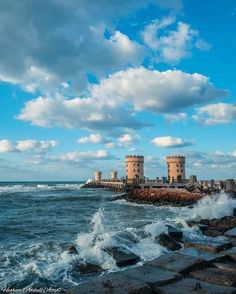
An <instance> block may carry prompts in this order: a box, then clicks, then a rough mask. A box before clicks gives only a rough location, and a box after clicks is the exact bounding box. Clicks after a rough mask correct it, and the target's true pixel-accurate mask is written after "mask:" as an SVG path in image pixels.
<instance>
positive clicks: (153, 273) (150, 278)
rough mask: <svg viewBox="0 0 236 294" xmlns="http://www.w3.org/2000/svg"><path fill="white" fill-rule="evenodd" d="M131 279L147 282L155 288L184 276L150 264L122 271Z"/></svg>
mask: <svg viewBox="0 0 236 294" xmlns="http://www.w3.org/2000/svg"><path fill="white" fill-rule="evenodd" d="M122 274H124V275H125V276H127V277H128V278H131V279H137V280H138V281H141V282H145V283H147V284H148V285H149V286H150V287H151V288H152V289H153V290H155V288H156V287H157V286H161V285H166V284H168V283H171V282H174V281H177V280H179V279H181V278H182V276H181V275H179V274H177V273H175V272H171V271H168V270H165V269H161V268H157V267H152V266H149V265H144V266H139V267H135V268H131V269H127V270H124V271H123V272H122Z"/></svg>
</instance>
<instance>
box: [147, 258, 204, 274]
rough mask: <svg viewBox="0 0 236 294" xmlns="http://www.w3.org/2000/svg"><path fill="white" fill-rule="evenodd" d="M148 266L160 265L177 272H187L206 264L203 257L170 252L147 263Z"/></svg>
mask: <svg viewBox="0 0 236 294" xmlns="http://www.w3.org/2000/svg"><path fill="white" fill-rule="evenodd" d="M147 264H148V265H150V266H154V267H160V268H163V269H166V270H169V271H173V272H177V273H179V274H187V273H189V272H190V271H192V270H195V269H198V268H202V267H203V266H205V265H206V262H205V261H204V260H203V259H200V258H197V257H194V256H188V255H182V254H178V253H173V254H172V253H170V254H166V255H162V256H160V257H158V258H155V259H154V260H152V261H150V262H148V263H147Z"/></svg>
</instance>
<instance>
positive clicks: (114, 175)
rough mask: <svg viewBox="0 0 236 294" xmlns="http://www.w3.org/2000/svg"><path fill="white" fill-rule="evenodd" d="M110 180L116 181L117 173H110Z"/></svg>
mask: <svg viewBox="0 0 236 294" xmlns="http://www.w3.org/2000/svg"><path fill="white" fill-rule="evenodd" d="M111 180H112V181H117V171H112V172H111Z"/></svg>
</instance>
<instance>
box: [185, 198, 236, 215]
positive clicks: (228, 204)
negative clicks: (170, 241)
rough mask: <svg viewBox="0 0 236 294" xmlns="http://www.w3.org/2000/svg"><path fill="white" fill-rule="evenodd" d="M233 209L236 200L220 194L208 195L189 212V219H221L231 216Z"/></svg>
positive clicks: (235, 205)
mask: <svg viewBox="0 0 236 294" xmlns="http://www.w3.org/2000/svg"><path fill="white" fill-rule="evenodd" d="M235 207H236V199H233V198H232V197H230V196H229V195H228V194H226V193H224V192H221V193H220V194H216V195H210V196H207V197H205V198H203V199H201V200H200V201H198V203H197V204H196V205H195V206H194V207H193V208H192V209H191V211H190V212H191V216H190V218H192V219H196V220H197V219H201V218H208V219H213V218H221V217H224V216H229V215H232V213H233V209H234V208H235Z"/></svg>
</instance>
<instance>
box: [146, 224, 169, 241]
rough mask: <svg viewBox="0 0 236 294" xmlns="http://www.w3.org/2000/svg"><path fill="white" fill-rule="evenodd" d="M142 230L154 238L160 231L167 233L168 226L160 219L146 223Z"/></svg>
mask: <svg viewBox="0 0 236 294" xmlns="http://www.w3.org/2000/svg"><path fill="white" fill-rule="evenodd" d="M144 231H145V232H146V233H147V234H148V235H150V237H151V238H152V239H155V237H157V236H159V235H160V234H161V233H167V232H168V228H167V226H166V225H165V224H164V223H163V222H162V221H157V222H155V223H151V224H148V225H146V226H145V227H144Z"/></svg>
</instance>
